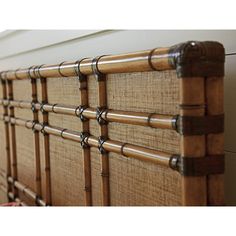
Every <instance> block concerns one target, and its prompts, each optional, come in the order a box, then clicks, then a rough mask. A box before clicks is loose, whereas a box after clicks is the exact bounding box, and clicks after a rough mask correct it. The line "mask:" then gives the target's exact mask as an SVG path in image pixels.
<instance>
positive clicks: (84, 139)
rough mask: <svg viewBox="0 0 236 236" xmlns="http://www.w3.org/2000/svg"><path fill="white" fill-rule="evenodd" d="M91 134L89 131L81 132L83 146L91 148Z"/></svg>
mask: <svg viewBox="0 0 236 236" xmlns="http://www.w3.org/2000/svg"><path fill="white" fill-rule="evenodd" d="M89 136H90V134H89V133H88V132H81V133H80V145H81V147H82V148H84V149H85V148H89V145H88V143H87V139H88V138H89Z"/></svg>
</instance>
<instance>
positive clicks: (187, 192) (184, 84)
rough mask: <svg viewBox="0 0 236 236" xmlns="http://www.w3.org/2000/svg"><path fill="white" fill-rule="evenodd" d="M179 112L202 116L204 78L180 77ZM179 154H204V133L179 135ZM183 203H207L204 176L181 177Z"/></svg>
mask: <svg viewBox="0 0 236 236" xmlns="http://www.w3.org/2000/svg"><path fill="white" fill-rule="evenodd" d="M180 114H181V115H185V116H204V115H205V97H204V78H203V77H196V78H192V77H191V78H182V79H180ZM180 148H181V155H182V156H186V157H192V158H197V157H204V156H205V154H206V153H205V135H193V136H185V135H181V137H180ZM182 194H183V205H185V206H193V205H194V206H196V205H197V206H199V205H201V206H202V205H203V206H204V205H206V204H207V188H206V177H205V176H183V177H182Z"/></svg>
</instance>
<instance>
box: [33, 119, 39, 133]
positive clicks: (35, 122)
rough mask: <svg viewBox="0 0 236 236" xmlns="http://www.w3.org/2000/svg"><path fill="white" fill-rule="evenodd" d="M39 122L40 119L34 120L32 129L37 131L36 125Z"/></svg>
mask: <svg viewBox="0 0 236 236" xmlns="http://www.w3.org/2000/svg"><path fill="white" fill-rule="evenodd" d="M36 124H38V121H33V125H32V130H33V131H34V132H36V131H37V130H36V129H35V125H36Z"/></svg>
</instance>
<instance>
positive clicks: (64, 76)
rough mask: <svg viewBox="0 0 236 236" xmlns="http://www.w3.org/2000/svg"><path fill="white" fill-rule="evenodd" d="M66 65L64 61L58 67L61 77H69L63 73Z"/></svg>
mask: <svg viewBox="0 0 236 236" xmlns="http://www.w3.org/2000/svg"><path fill="white" fill-rule="evenodd" d="M64 63H65V61H63V62H62V63H60V64H59V67H58V73H59V74H60V75H61V77H67V76H66V75H63V73H62V72H61V66H62V65H63V64H64Z"/></svg>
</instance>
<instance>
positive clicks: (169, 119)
mask: <svg viewBox="0 0 236 236" xmlns="http://www.w3.org/2000/svg"><path fill="white" fill-rule="evenodd" d="M0 104H2V105H8V104H9V106H14V107H18V108H27V109H31V106H32V104H31V102H26V101H8V100H3V99H0ZM34 106H35V109H36V110H40V107H41V104H40V103H35V104H34ZM43 109H44V110H45V111H46V112H54V113H58V114H65V115H73V116H74V115H76V114H77V115H79V110H78V109H77V106H65V105H59V104H54V105H52V104H45V105H44V106H43ZM83 116H84V117H85V118H87V119H93V120H95V119H96V118H97V116H96V109H95V108H90V107H88V108H86V109H84V111H83ZM101 117H102V118H103V119H104V120H106V121H107V122H117V123H124V124H132V125H141V126H148V127H152V128H159V129H171V130H175V129H176V123H175V122H176V120H175V118H176V117H175V116H174V115H163V114H155V113H147V112H132V111H119V110H109V109H107V110H105V111H104V112H103V113H102V115H101Z"/></svg>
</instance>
